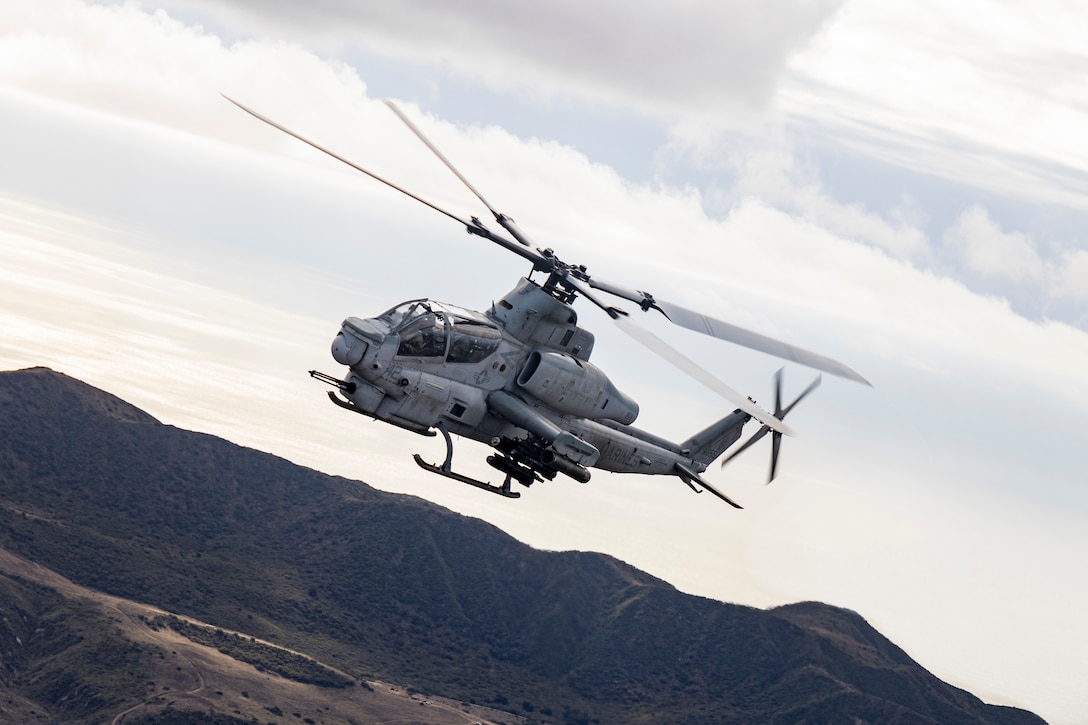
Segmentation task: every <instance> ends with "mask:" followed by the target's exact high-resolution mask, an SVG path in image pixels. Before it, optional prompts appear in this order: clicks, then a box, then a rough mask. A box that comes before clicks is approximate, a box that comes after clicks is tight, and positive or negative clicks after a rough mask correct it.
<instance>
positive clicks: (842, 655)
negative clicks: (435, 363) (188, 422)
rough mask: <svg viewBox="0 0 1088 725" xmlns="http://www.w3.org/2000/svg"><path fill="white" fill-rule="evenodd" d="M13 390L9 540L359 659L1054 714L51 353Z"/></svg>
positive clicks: (399, 678)
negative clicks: (188, 413)
mask: <svg viewBox="0 0 1088 725" xmlns="http://www.w3.org/2000/svg"><path fill="white" fill-rule="evenodd" d="M0 410H2V413H0V434H2V435H0V504H2V506H0V523H3V527H2V529H0V545H3V546H4V547H5V548H8V549H10V550H12V551H14V552H16V553H18V554H20V555H22V556H24V557H27V558H30V559H33V560H35V561H41V563H42V564H43V565H45V566H49V567H50V568H53V569H55V570H57V571H58V572H59V573H61V574H63V575H64V576H67V577H69V578H71V579H73V580H74V581H77V582H78V583H79V584H81V585H83V586H88V587H91V588H94V589H97V590H101V591H104V592H108V593H110V594H113V595H116V596H124V597H126V598H131V599H136V600H138V601H148V602H152V603H154V604H155V605H157V606H160V607H162V608H164V609H168V610H169V611H172V612H178V613H181V614H185V615H189V616H194V617H198V618H200V619H202V620H204V621H208V622H212V623H214V624H216V625H218V626H222V627H226V628H230V629H234V630H237V631H241V632H245V633H247V634H249V635H251V636H255V637H260V638H263V639H267V640H269V641H273V642H276V643H277V644H282V645H285V646H288V647H291V648H293V649H297V650H300V651H304V652H306V653H307V654H311V655H314V656H316V657H317V658H318V659H320V660H322V661H324V662H326V663H328V664H330V665H331V666H334V667H336V668H338V669H341V670H343V671H346V672H350V673H351V674H353V676H356V677H380V678H381V679H385V680H388V681H394V682H401V683H405V684H411V685H412V686H413V687H416V688H418V689H420V690H425V691H428V692H436V693H442V694H445V695H448V696H450V697H454V698H455V699H461V700H464V701H468V702H472V701H476V702H480V703H487V704H492V705H499V706H503V707H504V709H510V710H511V711H516V713H517V714H518V715H519V716H522V717H527V718H530V719H532V720H536V721H539V722H562V723H568V722H569V723H576V722H582V721H585V722H590V721H593V720H596V721H599V722H632V723H635V722H677V723H681V722H691V723H703V722H722V723H733V722H737V723H739V722H783V723H789V722H798V723H800V722H834V721H838V720H840V719H841V718H842V717H843V716H845V715H847V714H849V715H850V716H851V717H855V718H857V719H859V721H863V722H904V723H915V722H917V723H934V722H941V723H959V722H963V723H995V724H996V723H1009V724H1013V723H1017V724H1018V723H1038V722H1042V721H1041V720H1039V719H1038V718H1037V717H1036V716H1034V715H1032V714H1030V713H1027V712H1025V711H1022V710H1017V709H1014V708H1003V707H997V706H992V705H986V704H984V703H982V702H981V701H980V700H978V698H975V697H974V696H973V695H970V693H966V692H964V691H963V690H959V689H957V688H954V687H952V686H950V685H947V684H946V683H943V682H941V681H940V680H938V679H937V678H936V677H934V676H933V675H932V674H930V673H929V672H927V671H925V670H924V669H923V668H921V667H920V666H918V665H917V663H915V662H914V661H913V660H911V659H910V658H909V657H908V656H907V655H906V654H905V653H904V652H903V651H902V650H901V649H899V648H898V647H896V646H895V645H894V644H892V643H891V642H890V641H888V640H887V639H886V638H884V637H883V636H882V635H880V634H879V633H878V632H876V630H875V629H873V628H872V627H871V626H869V625H868V623H866V622H865V620H864V619H863V618H862V617H861V616H860V615H857V614H856V613H853V612H848V611H847V610H841V609H837V608H833V607H829V606H828V605H824V604H818V603H798V604H794V605H787V606H785V607H779V608H776V609H772V610H767V611H764V610H757V609H754V608H751V607H744V606H740V605H733V604H726V603H722V602H715V601H713V600H709V599H705V598H701V597H694V596H691V595H687V594H683V593H681V592H679V591H678V590H676V589H675V588H674V587H672V586H671V585H669V584H667V583H666V582H663V581H661V580H660V579H657V578H655V577H652V576H650V575H648V574H646V573H644V572H641V571H639V570H637V569H635V568H634V567H631V566H629V565H627V564H625V563H623V562H621V561H619V560H617V559H614V558H612V557H608V556H606V555H603V554H595V553H590V552H540V551H535V550H533V549H531V548H530V547H528V546H526V545H524V544H521V543H519V542H516V541H515V540H513V539H512V538H510V537H509V536H507V535H506V534H505V533H503V532H501V531H500V530H498V529H497V528H495V527H494V526H491V525H490V524H487V523H485V522H481V521H478V520H473V519H467V518H465V517H462V516H459V515H457V514H454V513H452V512H449V511H447V510H445V509H442V508H441V507H439V506H437V505H435V504H432V503H430V502H427V501H425V500H422V499H418V498H415V497H412V496H404V495H397V494H388V493H384V492H380V491H376V490H375V489H372V488H370V487H369V486H367V485H366V484H364V483H361V482H354V481H349V480H347V479H344V478H340V477H335V476H328V475H325V474H321V473H318V472H316V471H312V470H309V469H305V468H301V467H298V466H295V465H294V464H291V463H289V462H287V461H284V460H283V459H279V458H276V457H275V456H271V455H269V454H266V453H261V452H259V451H255V450H252V449H247V448H242V447H240V446H236V445H234V444H231V443H228V442H226V441H223V440H221V439H218V438H215V437H213V436H208V435H204V434H198V433H192V432H189V431H184V430H182V429H179V428H174V427H172V426H168V425H163V424H162V423H160V422H159V421H157V420H156V419H155V418H153V417H152V416H150V415H147V414H146V413H144V412H143V411H140V410H138V409H137V408H135V407H133V406H131V405H129V404H128V403H125V402H124V401H121V400H120V399H119V398H116V397H115V396H112V395H110V394H109V393H105V392H104V391H100V390H97V389H96V388H93V387H91V386H88V385H86V384H84V383H81V382H79V381H77V380H75V379H74V378H70V377H67V376H64V375H62V374H59V373H54V372H52V371H49V370H47V369H44V368H31V369H28V370H25V371H16V372H10V373H0Z"/></svg>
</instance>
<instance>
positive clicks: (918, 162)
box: [781, 0, 1088, 211]
mask: <svg viewBox="0 0 1088 725" xmlns="http://www.w3.org/2000/svg"><path fill="white" fill-rule="evenodd" d="M1086 28H1088V12H1086V10H1085V7H1084V6H1083V5H1081V4H1077V3H1070V2H1066V1H1064V0H1044V2H1041V3H1035V4H1031V5H1025V4H1020V3H991V2H986V3H981V2H959V3H953V2H946V1H944V0H921V1H920V2H916V3H911V4H910V5H909V6H908V5H896V4H894V3H852V4H850V5H849V6H848V7H847V8H846V10H844V11H843V12H842V13H840V14H839V15H838V16H836V20H835V22H834V23H832V24H830V25H829V26H828V28H827V29H826V30H825V32H824V33H822V34H821V35H820V36H818V39H817V42H814V43H812V44H810V45H808V46H806V47H805V48H804V49H802V50H801V51H800V52H799V53H798V54H797V55H796V56H795V57H794V58H793V59H792V60H791V63H790V70H789V81H787V82H785V83H784V84H783V91H782V97H781V103H782V108H783V109H784V111H785V112H786V113H788V114H789V115H790V116H791V117H793V118H797V119H799V121H800V122H802V123H810V124H814V125H819V126H825V127H826V128H830V129H834V131H833V132H832V134H831V136H832V137H835V138H837V140H838V141H839V142H840V143H843V144H845V145H848V146H851V147H853V148H856V149H860V150H861V151H862V152H863V153H865V154H868V155H871V156H872V157H874V158H880V159H883V160H885V161H889V162H891V163H893V164H895V165H896V166H899V167H901V168H905V169H913V170H916V171H921V172H924V173H928V174H935V175H938V176H940V177H942V178H946V179H950V180H953V181H956V182H960V183H966V184H970V185H972V186H975V187H978V188H982V189H987V190H989V191H991V192H993V193H998V194H1004V195H1009V196H1012V197H1015V198H1018V199H1023V200H1030V201H1033V202H1038V201H1049V202H1053V203H1060V204H1064V205H1069V206H1071V207H1073V208H1077V209H1080V210H1082V211H1083V210H1085V209H1088V150H1086V149H1085V148H1084V147H1083V146H1082V145H1077V144H1070V143H1069V139H1072V138H1077V137H1078V135H1079V133H1080V131H1079V129H1082V128H1084V127H1085V125H1086V124H1088V90H1086V88H1088V86H1086V85H1085V84H1084V83H1083V82H1082V80H1083V75H1084V69H1085V68H1088V53H1086V52H1085V49H1084V45H1083V43H1082V42H1081V41H1080V38H1082V37H1083V34H1084V32H1085V29H1086Z"/></svg>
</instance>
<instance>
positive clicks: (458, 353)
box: [378, 300, 502, 363]
mask: <svg viewBox="0 0 1088 725" xmlns="http://www.w3.org/2000/svg"><path fill="white" fill-rule="evenodd" d="M378 321H379V322H383V323H385V324H386V325H388V326H389V329H390V332H391V333H393V334H396V335H398V336H399V337H400V346H399V347H398V348H397V356H398V357H422V358H444V359H445V360H446V362H451V363H476V362H480V361H481V360H484V359H485V358H487V357H488V356H489V355H491V354H492V353H493V352H495V350H497V349H498V347H499V342H501V341H502V333H500V332H499V330H498V328H496V327H495V326H494V325H492V324H491V323H490V322H488V321H487V319H486V318H485V317H483V316H482V315H479V314H477V313H474V312H470V311H468V310H462V309H460V308H456V307H452V306H450V305H444V304H442V303H439V302H433V301H431V300H413V301H411V302H405V303H403V304H400V305H397V306H396V307H394V308H393V309H391V310H389V311H388V312H385V313H383V314H381V315H380V316H379V317H378Z"/></svg>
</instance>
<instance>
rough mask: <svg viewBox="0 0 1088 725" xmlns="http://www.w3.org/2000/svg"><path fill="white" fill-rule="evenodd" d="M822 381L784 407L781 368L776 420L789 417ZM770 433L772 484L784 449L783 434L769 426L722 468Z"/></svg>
mask: <svg viewBox="0 0 1088 725" xmlns="http://www.w3.org/2000/svg"><path fill="white" fill-rule="evenodd" d="M821 379H822V378H821V376H816V379H815V380H813V381H812V382H811V383H809V385H808V387H807V388H805V389H804V390H803V391H802V392H801V394H800V395H798V396H797V397H796V398H795V399H794V400H793V402H792V403H790V404H789V405H787V406H785V407H783V406H782V369H781V368H780V369H779V370H778V372H776V373H775V374H774V417H775V418H776V419H778V420H779V421H781V420H782V419H783V418H785V417H786V415H788V414H789V412H790V411H791V410H793V408H794V406H795V405H797V404H798V403H800V402H801V401H802V400H804V399H805V396H807V395H808V394H809V393H811V392H812V391H813V390H815V389H816V388H818V387H819V386H820V381H821ZM768 433H770V434H771V472H770V476H769V477H768V478H767V483H770V482H771V481H773V480H774V477H775V476H776V475H777V473H778V454H779V452H780V451H781V449H782V433H780V432H779V431H777V430H773V429H772V428H771V427H770V426H768V425H763V426H761V427H760V429H759V430H758V431H756V433H755V435H753V436H752V437H751V438H749V439H748V440H746V441H745V442H744V444H743V445H741V447H740V448H738V449H736V450H735V451H733V452H732V453H730V454H729V455H728V456H726V457H725V458H724V459H722V467H723V468H724V467H725V464H726V463H729V461H731V460H733V459H734V458H736V457H737V455H738V454H740V453H741V452H742V451H745V450H747V449H749V448H751V447H752V446H753V445H755V444H756V443H758V442H759V441H760V440H761V439H762V438H763V436H765V435H767V434H768Z"/></svg>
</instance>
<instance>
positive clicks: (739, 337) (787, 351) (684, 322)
mask: <svg viewBox="0 0 1088 725" xmlns="http://www.w3.org/2000/svg"><path fill="white" fill-rule="evenodd" d="M654 307H656V308H657V309H658V310H660V311H661V312H662V313H663V314H664V315H665V317H668V318H669V320H671V321H672V322H673V323H675V324H677V325H680V326H681V327H686V328H687V329H689V330H693V331H695V332H698V333H701V334H703V335H709V336H710V337H716V338H718V339H719V340H725V341H727V342H732V343H734V344H736V345H742V346H744V347H747V348H751V349H752V350H759V351H760V352H765V353H767V354H768V355H774V356H775V357H779V358H782V359H783V360H790V361H792V362H795V363H799V364H801V365H805V366H806V367H810V368H815V369H816V370H822V371H824V372H825V373H830V374H832V375H838V376H839V377H842V378H846V379H847V380H854V381H857V382H859V383H863V384H865V385H869V386H870V387H871V386H872V383H870V382H869V381H868V380H866V379H865V378H863V377H862V376H861V375H859V374H858V373H856V372H854V371H853V370H851V369H850V368H849V367H847V366H846V365H844V364H842V363H841V362H839V361H838V360H833V359H831V358H829V357H826V356H825V355H820V354H819V353H815V352H812V351H811V350H805V349H804V348H801V347H797V346H795V345H790V344H788V343H785V342H782V341H781V340H776V339H774V338H773V337H767V336H766V335H761V334H759V333H758V332H752V331H751V330H746V329H744V328H743V327H738V326H737V325H733V324H730V323H728V322H723V321H722V320H718V319H715V318H713V317H710V316H708V315H704V314H703V313H701V312H696V311H694V310H689V309H687V308H686V307H681V306H680V305H674V304H672V303H671V302H661V301H656V302H655V303H654Z"/></svg>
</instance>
